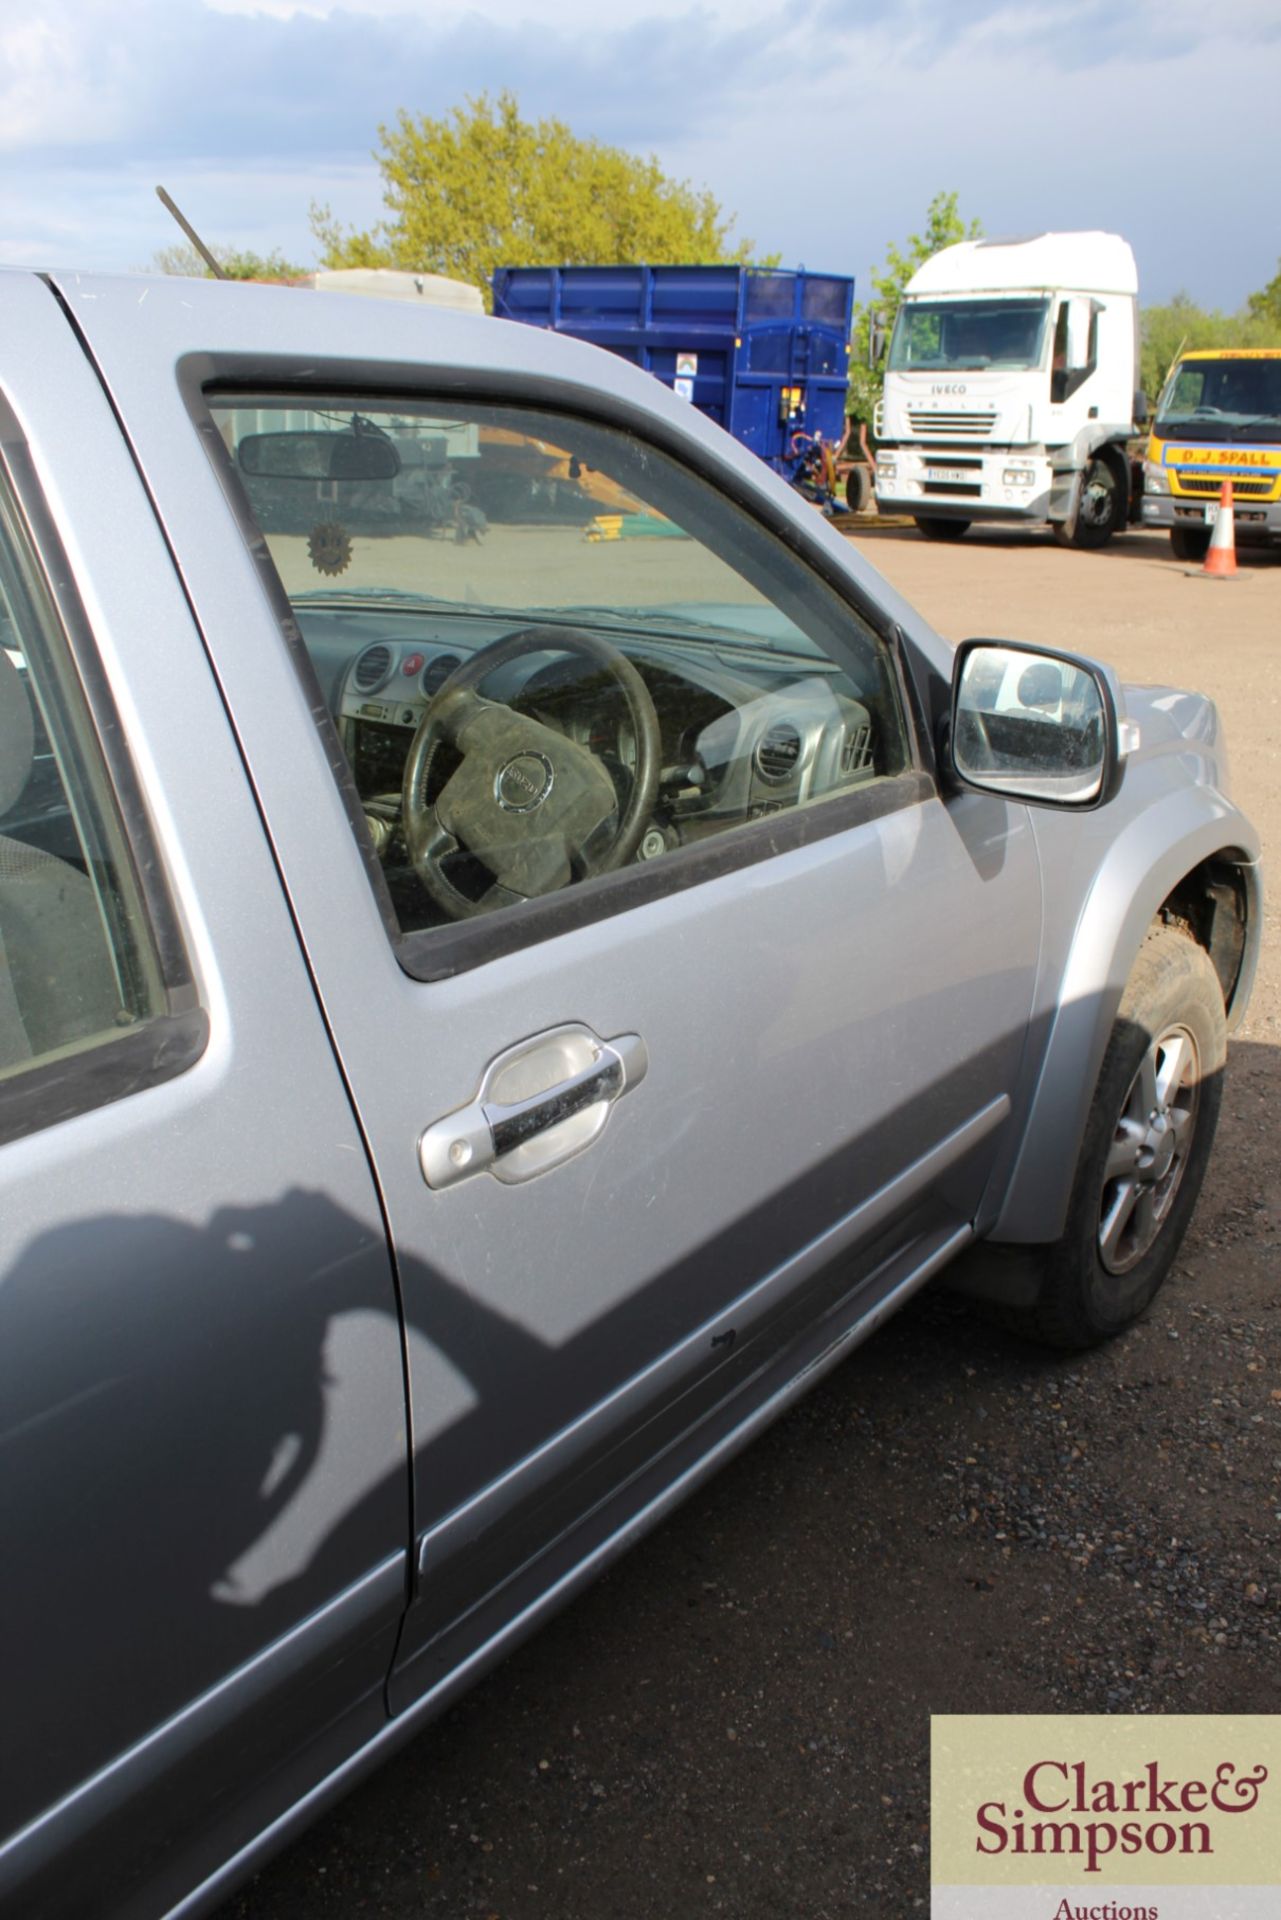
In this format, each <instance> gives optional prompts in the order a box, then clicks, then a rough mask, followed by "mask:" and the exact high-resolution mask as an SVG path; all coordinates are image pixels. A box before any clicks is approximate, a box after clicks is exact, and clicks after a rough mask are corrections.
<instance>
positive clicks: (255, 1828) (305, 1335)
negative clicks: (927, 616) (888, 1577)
mask: <svg viewBox="0 0 1281 1920" xmlns="http://www.w3.org/2000/svg"><path fill="white" fill-rule="evenodd" d="M998 617H999V609H998V610H994V620H996V619H997V618H998ZM1257 858H1258V843H1257V839H1256V836H1255V834H1254V831H1253V830H1252V828H1251V826H1250V825H1249V823H1248V822H1247V821H1246V820H1245V819H1244V818H1243V817H1242V816H1241V814H1240V813H1239V812H1238V811H1237V809H1236V808H1235V807H1234V806H1233V805H1232V802H1231V800H1230V799H1229V797H1228V793H1227V780H1226V773H1225V767H1224V758H1223V748H1222V743H1221V740H1220V737H1219V729H1218V722H1217V719H1216V715H1215V712H1214V709H1213V707H1212V706H1211V705H1210V703H1209V702H1208V701H1206V700H1205V699H1203V698H1200V697H1198V696H1195V695H1192V694H1187V693H1180V692H1177V691H1173V690H1169V689H1160V690H1151V689H1149V690H1144V691H1139V690H1135V689H1132V688H1131V689H1126V690H1124V691H1122V689H1121V688H1120V687H1119V686H1118V685H1117V683H1116V681H1115V679H1114V677H1113V676H1112V674H1111V673H1110V672H1109V671H1108V670H1107V669H1105V668H1104V667H1101V666H1099V665H1098V664H1097V663H1095V662H1094V661H1092V660H1090V659H1088V658H1086V657H1083V656H1082V657H1077V656H1068V655H1064V654H1059V653H1054V652H1049V651H1046V650H1044V649H1038V648H1034V647H1029V646H1025V645H1019V644H1017V643H1015V642H1013V641H989V640H974V641H969V642H967V643H966V644H965V645H963V646H962V647H961V648H959V649H958V650H957V651H956V653H955V654H954V653H953V651H952V649H951V648H950V647H949V646H947V645H946V644H944V643H943V642H942V641H941V640H940V639H939V638H938V637H937V636H936V635H935V634H934V633H933V632H931V631H930V629H929V628H928V627H927V626H926V625H925V624H924V623H923V622H922V621H921V620H920V619H919V618H918V617H917V616H916V615H915V614H914V613H913V612H912V610H911V609H910V607H908V606H907V605H905V604H904V603H903V602H902V601H901V600H900V599H899V598H898V597H897V596H896V595H895V594H894V593H893V592H892V590H891V589H890V588H889V587H888V586H887V585H886V584H885V582H884V581H882V580H881V579H879V577H878V576H877V575H876V574H875V572H874V571H873V570H872V569H871V568H870V567H869V566H867V565H866V564H865V563H864V562H863V561H862V560H861V559H860V558H859V556H858V555H857V553H856V552H855V551H854V550H853V549H852V548H851V547H850V546H849V545H848V544H847V543H846V542H844V541H842V539H841V538H840V537H839V536H838V535H837V534H836V533H835V532H834V531H833V530H832V529H831V528H830V527H829V526H827V525H826V524H825V523H824V522H823V521H822V520H821V519H820V518H819V516H818V515H816V514H814V513H813V512H812V511H811V510H810V509H808V508H806V507H805V506H804V505H803V503H800V502H798V500H797V498H796V497H795V495H794V494H792V493H791V492H790V491H789V490H788V489H787V488H786V487H785V486H784V485H783V484H782V482H780V481H777V480H775V479H774V477H773V476H772V475H770V474H769V473H768V472H767V471H766V470H765V469H764V468H763V467H762V466H760V465H759V464H757V463H756V462H754V460H753V459H752V457H751V456H750V455H749V454H747V453H746V452H744V451H743V450H742V449H740V448H738V447H737V446H736V445H735V443H734V442H733V441H732V440H730V439H729V438H728V437H727V436H726V435H724V434H722V433H721V432H720V431H719V430H718V429H717V428H715V427H714V426H712V425H710V424H709V423H708V422H707V421H705V420H704V419H703V418H702V417H701V416H700V415H698V414H696V413H695V412H694V411H693V410H692V409H690V408H689V407H687V406H684V405H682V403H681V402H679V401H678V400H676V399H675V398H674V397H672V396H671V395H670V394H668V393H666V392H665V391H664V390H663V389H662V388H661V387H660V386H659V384H658V383H657V382H655V381H652V380H650V379H649V378H648V377H647V376H645V375H643V374H641V373H640V372H638V371H636V370H635V369H632V368H629V367H627V366H625V365H623V364H622V363H621V362H620V361H618V360H617V359H615V358H612V357H610V356H607V355H604V354H600V353H597V352H596V351H595V350H593V349H591V348H587V347H581V346H577V345H573V344H570V343H567V342H565V341H562V340H559V339H556V338H554V337H551V336H549V335H546V334H543V333H540V332H537V331H535V330H533V329H529V328H525V327H517V326H511V325H506V324H504V323H502V322H499V321H493V320H488V319H484V318H472V317H468V316H463V315H454V314H449V313H444V312H434V311H433V312H428V313H423V312H420V311H418V310H408V311H401V310H400V309H399V308H398V307H396V306H393V305H389V306H386V307H383V306H381V305H375V303H372V302H370V303H360V302H348V301H344V300H343V299H341V298H339V297H337V296H332V295H325V294H313V293H303V292H298V291H293V290H290V289H285V288H265V287H262V288H260V287H225V286H218V285H213V284H204V283H196V282H191V281H177V280H170V281H157V280H154V279H152V280H148V279H125V278H121V279H106V278H104V279H85V278H78V277H76V276H74V275H59V276H53V277H51V278H43V277H39V276H35V275H28V274H22V273H11V274H7V275H0V1218H2V1219H3V1264H2V1267H0V1503H2V1507H3V1513H2V1524H0V1540H3V1543H4V1551H3V1566H2V1568H0V1616H2V1631H0V1647H3V1657H4V1666H5V1678H4V1687H3V1696H2V1697H3V1703H4V1711H3V1714H2V1715H0V1830H2V1833H3V1839H0V1911H2V1912H3V1913H4V1914H5V1915H6V1916H8V1915H20V1916H22V1920H53V1917H54V1916H82V1915H85V1914H88V1913H92V1914H95V1915H113V1916H130V1917H137V1920H141V1917H142V1916H154V1915H157V1914H161V1913H172V1914H182V1915H194V1914H198V1913H205V1912H208V1911H209V1910H210V1908H211V1907H213V1906H215V1905H216V1904H217V1903H218V1902H219V1901H220V1900H222V1899H223V1898H225V1897H226V1895H227V1894H228V1892H229V1891H230V1889H231V1888H232V1887H233V1886H234V1885H235V1883H236V1881H237V1879H238V1878H239V1877H241V1876H243V1875H244V1874H245V1873H247V1872H248V1871H249V1870H251V1869H252V1868H253V1867H254V1866H256V1865H257V1864H259V1863H260V1861H261V1860H262V1859H263V1857H264V1856H265V1854H266V1853H267V1852H268V1851H269V1850H270V1849H272V1848H274V1847H276V1846H277V1845H279V1844H280V1843H281V1841H282V1840H283V1839H284V1838H285V1837H286V1836H288V1835H289V1834H290V1833H291V1832H292V1831H294V1830H295V1829H296V1828H297V1827H298V1826H299V1825H300V1824H301V1823H302V1822H303V1821H305V1820H306V1819H307V1818H308V1817H310V1815H311V1814H313V1813H314V1812H315V1811H316V1810H317V1809H318V1808H319V1807H320V1806H321V1805H322V1804H323V1803H325V1802H326V1801H327V1800H328V1799H330V1798H332V1797H333V1796H334V1795H335V1794H336V1793H338V1792H340V1791H341V1790H343V1789H344V1788H345V1787H346V1786H348V1785H349V1784H350V1783H352V1782H353V1781H354V1780H356V1779H357V1778H358V1777H359V1776H361V1775H362V1774H363V1773H364V1772H366V1771H367V1770H368V1769H369V1768H370V1767H372V1766H373V1765H374V1764H376V1763H377V1762H378V1760H379V1759H380V1758H382V1757H383V1756H385V1755H386V1754H388V1753H389V1752H390V1751H391V1750H392V1749H393V1748H394V1747H396V1746H397V1745H398V1744H399V1743H401V1742H403V1741H404V1740H405V1739H406V1738H407V1737H408V1736H409V1735H410V1734H412V1733H414V1732H415V1731H417V1730H418V1729H419V1728H421V1727H422V1725H423V1724H424V1722H425V1721H426V1720H427V1719H428V1718H429V1717H430V1716H431V1715H433V1714H435V1713H437V1712H439V1711H440V1709H441V1708H442V1707H443V1706H444V1705H446V1704H447V1703H448V1702H449V1701H450V1700H451V1699H452V1698H453V1697H454V1696H455V1695H456V1694H457V1693H458V1692H459V1690H460V1689H462V1688H463V1687H465V1686H466V1685H468V1684H469V1683H470V1682H471V1681H472V1680H473V1679H474V1678H475V1677H476V1676H477V1675H478V1674H479V1673H481V1672H482V1671H483V1670H484V1669H485V1668H486V1667H487V1666H488V1665H489V1664H491V1663H492V1662H493V1661H495V1660H496V1659H498V1658H499V1657H500V1656H501V1655H502V1654H503V1653H504V1652H505V1651H506V1650H507V1649H508V1648H509V1647H511V1646H512V1645H513V1644H514V1642H515V1641H516V1640H517V1639H518V1638H519V1637H520V1636H521V1635H523V1634H525V1633H527V1632H528V1631H529V1630H530V1629H531V1628H533V1627H534V1626H535V1625H536V1624H537V1623H538V1622H539V1621H540V1620H541V1619H542V1618H544V1617H545V1616H546V1615H547V1614H548V1613H549V1612H550V1611H551V1610H552V1609H553V1608H555V1607H557V1606H559V1605H560V1604H561V1603H562V1602H563V1601H565V1600H566V1599H567V1598H568V1597H569V1596H570V1595H571V1594H572V1593H573V1592H574V1591H575V1590H576V1589H577V1588H579V1587H580V1586H581V1585H582V1584H583V1583H584V1582H586V1581H587V1580H589V1579H590V1578H591V1577H592V1575H593V1574H594V1573H596V1572H597V1571H598V1570H599V1569H600V1568H601V1567H602V1566H603V1565H605V1564H606V1563H607V1562H608V1561H609V1560H610V1559H611V1557H612V1556H614V1555H616V1554H618V1553H619V1552H620V1551H621V1550H622V1549H623V1548H624V1547H625V1546H626V1545H627V1544H628V1543H629V1542H631V1541H632V1540H634V1539H635V1538H636V1537H637V1535H638V1534H639V1533H640V1532H641V1531H642V1530H643V1529H644V1528H646V1527H648V1526H651V1525H652V1524H653V1523H654V1522H655V1521H656V1520H658V1519H659V1518H660V1517H661V1516H662V1515H663V1514H664V1513H665V1512H666V1511H667V1510H668V1509H669V1508H670V1507H671V1506H672V1505H673V1504H674V1503H675V1502H676V1501H677V1500H679V1499H680V1498H682V1497H683V1496H684V1495H685V1494H686V1493H688V1492H689V1491H690V1489H691V1488H693V1487H694V1486H696V1485H697V1484H698V1483H699V1482H700V1481H701V1480H702V1479H703V1478H704V1477H705V1476H706V1475H708V1474H709V1473H711V1472H712V1471H713V1470H714V1469H715V1468H716V1467H717V1466H718V1465H719V1464H720V1463H722V1462H723V1461H725V1460H726V1459H727V1458H729V1457H730V1456H731V1455H732V1454H733V1453H734V1452H735V1451H736V1449H738V1448H740V1447H741V1446H743V1445H744V1444H745V1443H746V1442H747V1441H748V1440H749V1439H750V1438H751V1437H752V1435H753V1434H754V1433H756V1432H757V1431H759V1430H760V1428H761V1427H762V1426H763V1425H764V1424H765V1423H766V1422H767V1421H769V1420H770V1419H772V1418H773V1417H774V1416H775V1415H776V1414H777V1413H779V1412H780V1410H781V1409H783V1408H784V1407H786V1406H787V1405H788V1404H789V1403H790V1402H791V1401H792V1400H793V1399H794V1398H795V1397H796V1396H797V1395H798V1394H799V1393H801V1392H802V1391H803V1390H804V1388H805V1387H806V1386H807V1385H809V1384H810V1383H812V1382H813V1381H815V1380H816V1379H817V1378H818V1377H819V1376H820V1375H821V1374H822V1373H823V1372H824V1371H825V1370H826V1369H827V1368H829V1367H831V1366H833V1365H834V1364H835V1363H836V1362H837V1361H839V1360H840V1359H841V1357H842V1356H843V1355H845V1354H847V1353H848V1352H849V1351H850V1350H851V1348H852V1347H853V1345H854V1344H855V1343H856V1342H857V1341H858V1340H860V1339H861V1338H863V1337H864V1336H865V1335H866V1334H867V1333H869V1332H870V1331H871V1330H872V1329H873V1328H874V1327H875V1326H876V1325H877V1324H878V1323H879V1322H880V1321H881V1320H882V1319H884V1317H885V1316H886V1315H887V1314H888V1313H890V1312H892V1311H893V1309H894V1308H895V1307H896V1306H897V1305H899V1304H900V1303H901V1302H902V1301H903V1300H905V1299H906V1298H907V1297H908V1296H909V1295H910V1294H911V1293H913V1292H914V1291H915V1290H916V1289H917V1288H919V1287H921V1286H923V1285H924V1284H925V1283H926V1282H927V1281H929V1280H930V1279H931V1278H932V1277H933V1276H935V1275H938V1274H939V1273H940V1272H942V1270H943V1269H944V1268H948V1269H949V1271H950V1272H951V1273H952V1274H953V1275H959V1276H960V1279H961V1283H962V1284H964V1285H965V1286H966V1287H967V1288H969V1290H970V1291H971V1292H975V1293H979V1294H983V1295H986V1296H987V1297H988V1299H989V1300H990V1301H991V1302H993V1303H994V1304H995V1308H996V1310H997V1311H998V1312H1000V1313H1001V1314H1003V1315H1004V1316H1005V1317H1007V1318H1012V1319H1015V1320H1016V1321H1017V1322H1018V1324H1020V1325H1022V1326H1023V1327H1025V1328H1026V1329H1027V1330H1028V1331H1029V1332H1030V1333H1032V1334H1033V1335H1035V1336H1037V1337H1039V1338H1041V1339H1046V1340H1050V1341H1053V1342H1056V1343H1058V1344H1059V1345H1067V1346H1078V1347H1083V1346H1087V1345H1089V1344H1090V1343H1092V1342H1094V1341H1097V1340H1100V1339H1103V1338H1105V1337H1107V1336H1109V1335H1112V1334H1116V1333H1118V1332H1120V1331H1122V1330H1123V1329H1124V1328H1125V1327H1126V1326H1127V1325H1128V1324H1130V1323H1131V1322H1132V1321H1133V1320H1134V1319H1135V1317H1136V1316H1137V1315H1138V1314H1140V1313H1141V1312H1143V1311H1144V1309H1145V1308H1146V1307H1147V1305H1148V1303H1149V1302H1150V1301H1151V1299H1152V1297H1153V1295H1154V1293H1155V1292H1156V1290H1157V1288H1158V1287H1159V1285H1160V1283H1161V1280H1162V1278H1163V1277H1164V1275H1165V1273H1166V1271H1167V1269H1168V1268H1169V1266H1170V1263H1171V1260H1172V1258H1173V1256H1174V1253H1175V1250H1176V1248H1177V1246H1178V1243H1179V1239H1180V1236H1181V1235H1182V1233H1183V1231H1184V1228H1185V1227H1186V1224H1187V1221H1188V1217H1189V1215H1190V1213H1191V1210H1192V1207H1193V1205H1194V1204H1195V1200H1196V1196H1197V1191H1198V1188H1199V1185H1200V1182H1201V1178H1202V1175H1203V1172H1204V1169H1205V1165H1206V1160H1207V1156H1208V1154H1209V1151H1210V1147H1211V1141H1212V1136H1213V1132H1214V1124H1215V1118H1216V1114H1217V1109H1218V1106H1219V1099H1220V1087H1221V1076H1222V1072H1223V1068H1224V1061H1225V1036H1226V1033H1227V1031H1228V1030H1229V1029H1230V1028H1231V1027H1232V1025H1233V1024H1234V1022H1236V1021H1237V1020H1238V1019H1239V1018H1240V1016H1241V1013H1242V1010H1243V1007H1244V1004H1245V1001H1246V999H1247V996H1248V992H1249V987H1250V981H1251V976H1252V972H1253V968H1254V962H1255V953H1256V947H1257V943H1258V937H1259V926H1260V910H1259V886H1258V877H1257V865H1256V862H1257ZM957 1256H962V1257H961V1258H960V1259H959V1260H958V1259H957Z"/></svg>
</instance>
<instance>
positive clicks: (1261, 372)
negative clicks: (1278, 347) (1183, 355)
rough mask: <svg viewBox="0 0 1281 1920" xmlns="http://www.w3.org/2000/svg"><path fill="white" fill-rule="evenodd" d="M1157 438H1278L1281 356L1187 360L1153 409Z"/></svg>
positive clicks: (1179, 367) (1280, 423) (1280, 411)
mask: <svg viewBox="0 0 1281 1920" xmlns="http://www.w3.org/2000/svg"><path fill="white" fill-rule="evenodd" d="M1156 431H1157V433H1158V434H1159V436H1160V437H1161V439H1163V440H1236V441H1242V442H1248V441H1256V442H1258V441H1276V440H1281V359H1276V360H1188V361H1185V362H1184V363H1183V365H1182V366H1178V367H1176V368H1175V370H1174V372H1173V374H1172V375H1171V377H1170V379H1169V380H1168V382H1167V383H1166V388H1165V392H1164V393H1163V394H1162V395H1161V400H1160V405H1159V406H1158V409H1157V421H1156Z"/></svg>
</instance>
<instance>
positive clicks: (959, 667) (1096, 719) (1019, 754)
mask: <svg viewBox="0 0 1281 1920" xmlns="http://www.w3.org/2000/svg"><path fill="white" fill-rule="evenodd" d="M951 760H952V767H953V770H954V771H955V773H956V774H957V776H958V777H959V778H960V779H961V780H963V781H964V782H965V783H966V784H967V785H968V786H971V787H978V788H980V789H982V790H983V791H984V792H986V793H999V794H1003V795H1005V796H1006V797H1007V798H1008V799H1012V800H1027V801H1031V802H1033V803H1035V804H1039V805H1042V806H1052V807H1097V806H1101V805H1102V804H1103V802H1104V801H1105V800H1110V799H1111V797H1112V795H1113V793H1115V791H1116V788H1117V785H1118V783H1119V780H1120V771H1121V759H1120V751H1119V746H1118V729H1117V716H1116V705H1115V702H1114V700H1113V698H1112V690H1111V687H1110V685H1109V684H1108V680H1107V678H1106V676H1105V674H1104V672H1103V670H1102V669H1101V668H1099V667H1097V666H1095V665H1094V664H1093V663H1092V662H1090V661H1088V660H1081V659H1078V658H1076V657H1075V656H1074V655H1072V654H1066V653H1050V652H1046V651H1043V650H1041V649H1039V648H1036V647H1025V646H1021V645H1018V644H1015V643H1011V642H1008V641H995V640H967V641H966V642H965V643H964V644H963V645H962V646H961V647H960V648H959V649H958V650H957V657H956V665H955V668H954V670H953V676H952V731H951Z"/></svg>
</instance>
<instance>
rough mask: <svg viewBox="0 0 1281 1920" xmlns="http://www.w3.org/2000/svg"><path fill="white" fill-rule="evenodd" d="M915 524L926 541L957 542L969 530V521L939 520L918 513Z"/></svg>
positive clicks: (932, 516)
mask: <svg viewBox="0 0 1281 1920" xmlns="http://www.w3.org/2000/svg"><path fill="white" fill-rule="evenodd" d="M916 524H917V526H918V527H919V528H920V530H921V532H922V533H923V534H924V535H925V538H926V539H927V540H959V539H960V538H961V536H962V535H963V534H966V533H968V532H969V530H970V526H971V524H972V523H971V522H970V521H969V520H940V519H938V518H936V517H935V516H934V515H925V514H920V513H918V514H917V515H916Z"/></svg>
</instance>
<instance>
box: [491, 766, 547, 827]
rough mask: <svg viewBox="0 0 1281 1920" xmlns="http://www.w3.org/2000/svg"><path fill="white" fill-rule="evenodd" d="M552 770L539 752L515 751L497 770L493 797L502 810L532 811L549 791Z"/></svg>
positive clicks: (539, 805)
mask: <svg viewBox="0 0 1281 1920" xmlns="http://www.w3.org/2000/svg"><path fill="white" fill-rule="evenodd" d="M555 777H556V776H555V772H554V770H553V768H552V763H551V761H550V760H549V759H548V758H547V756H546V754H542V753H518V754H516V755H515V756H514V758H513V759H511V760H508V761H507V762H506V764H505V765H504V766H502V767H500V768H499V769H498V777H497V779H496V780H495V781H494V798H495V799H496V800H497V802H498V804H499V806H500V807H502V808H503V810H504V812H506V813H533V811H534V809H535V807H541V806H542V804H543V801H544V800H545V799H546V798H547V796H548V794H549V793H550V792H551V790H552V782H553V780H554V779H555Z"/></svg>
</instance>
